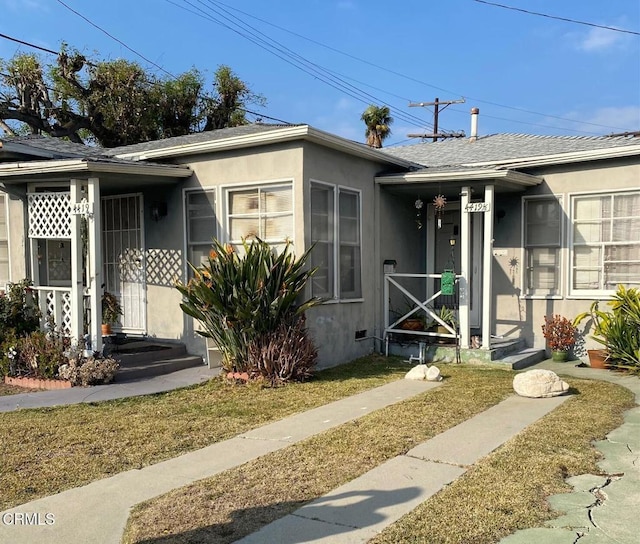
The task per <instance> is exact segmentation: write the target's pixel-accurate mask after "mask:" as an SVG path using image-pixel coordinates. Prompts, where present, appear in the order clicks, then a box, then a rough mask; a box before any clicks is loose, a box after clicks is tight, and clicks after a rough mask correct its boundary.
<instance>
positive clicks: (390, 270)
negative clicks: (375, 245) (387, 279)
mask: <svg viewBox="0 0 640 544" xmlns="http://www.w3.org/2000/svg"><path fill="white" fill-rule="evenodd" d="M397 264H398V263H397V262H396V261H395V260H394V259H387V260H386V261H384V263H382V270H383V271H384V273H385V274H395V273H396V265H397Z"/></svg>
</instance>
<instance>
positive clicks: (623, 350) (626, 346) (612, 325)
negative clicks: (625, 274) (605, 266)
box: [573, 285, 640, 371]
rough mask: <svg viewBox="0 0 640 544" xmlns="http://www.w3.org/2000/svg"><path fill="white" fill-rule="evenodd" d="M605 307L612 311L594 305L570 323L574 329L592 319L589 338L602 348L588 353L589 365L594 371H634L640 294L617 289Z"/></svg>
mask: <svg viewBox="0 0 640 544" xmlns="http://www.w3.org/2000/svg"><path fill="white" fill-rule="evenodd" d="M608 304H609V306H611V311H603V310H600V308H599V302H598V301H595V302H594V303H593V304H592V305H591V307H590V308H589V311H588V312H584V313H582V314H579V315H577V316H576V318H575V319H574V321H573V323H574V325H577V324H579V323H580V322H581V321H582V320H583V319H585V318H587V317H589V318H591V321H592V323H593V334H592V338H593V339H594V340H595V341H596V342H598V343H600V344H602V345H603V346H604V349H600V350H587V351H588V353H589V363H590V365H591V366H592V367H593V368H607V367H614V368H619V369H626V370H633V371H637V370H638V368H640V290H639V289H637V288H631V289H627V288H625V287H624V286H623V285H619V286H618V289H617V291H616V293H615V295H614V296H613V298H612V300H611V301H609V303H608Z"/></svg>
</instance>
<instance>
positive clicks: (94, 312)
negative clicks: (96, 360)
mask: <svg viewBox="0 0 640 544" xmlns="http://www.w3.org/2000/svg"><path fill="white" fill-rule="evenodd" d="M87 200H88V201H89V205H90V206H91V207H92V208H93V214H92V215H90V216H89V217H88V219H87V230H88V232H87V237H88V239H89V251H88V255H87V259H88V261H89V295H90V297H91V328H90V329H89V334H90V335H91V347H92V349H93V350H94V351H102V332H101V325H102V236H101V232H102V217H101V206H100V180H99V179H98V178H89V179H88V180H87Z"/></svg>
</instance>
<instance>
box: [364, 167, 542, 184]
mask: <svg viewBox="0 0 640 544" xmlns="http://www.w3.org/2000/svg"><path fill="white" fill-rule="evenodd" d="M491 180H495V181H501V182H506V183H509V184H511V185H518V186H521V187H533V186H535V185H539V184H540V183H542V181H543V180H542V178H539V177H538V176H532V175H530V174H524V173H522V172H517V171H515V170H502V169H501V170H495V169H481V170H453V171H451V172H428V171H418V172H408V173H406V174H395V175H389V176H378V177H376V183H378V184H380V185H398V184H411V183H430V182H431V183H444V182H448V181H450V182H461V181H468V182H471V181H491Z"/></svg>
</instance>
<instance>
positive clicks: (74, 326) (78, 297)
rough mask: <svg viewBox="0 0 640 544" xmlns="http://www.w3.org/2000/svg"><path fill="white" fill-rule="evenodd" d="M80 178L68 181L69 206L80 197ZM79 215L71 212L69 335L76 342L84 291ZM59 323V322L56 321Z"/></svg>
mask: <svg viewBox="0 0 640 544" xmlns="http://www.w3.org/2000/svg"><path fill="white" fill-rule="evenodd" d="M81 184H82V181H81V180H77V179H72V180H71V181H70V190H71V191H70V194H71V208H72V210H73V205H74V204H76V203H78V202H80V200H81V199H82V191H81ZM80 217H81V216H80V215H77V214H76V213H73V212H72V213H71V300H70V306H71V323H70V324H69V329H70V331H69V332H70V336H71V338H72V339H73V340H74V341H75V342H77V343H81V342H82V339H83V338H82V333H83V313H84V293H83V285H82V233H81V228H80V225H81V219H80ZM56 324H57V325H60V323H56Z"/></svg>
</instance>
